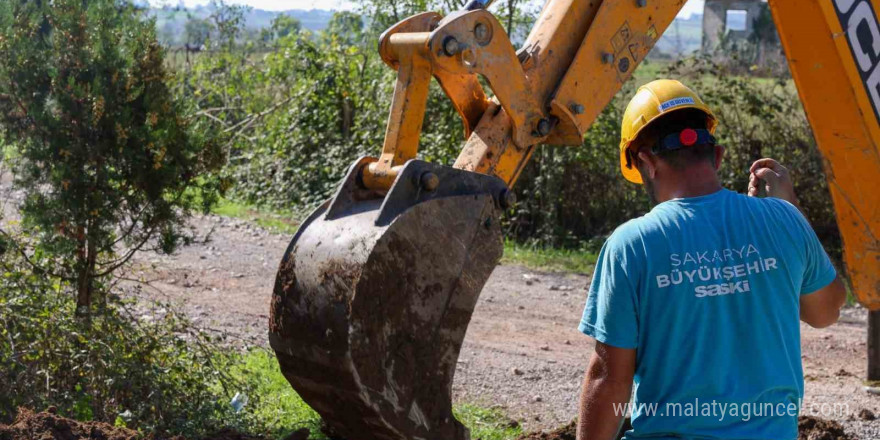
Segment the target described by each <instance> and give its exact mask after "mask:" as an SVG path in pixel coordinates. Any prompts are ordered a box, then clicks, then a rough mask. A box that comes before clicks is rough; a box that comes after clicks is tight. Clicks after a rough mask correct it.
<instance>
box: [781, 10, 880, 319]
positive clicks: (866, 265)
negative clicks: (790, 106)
mask: <svg viewBox="0 0 880 440" xmlns="http://www.w3.org/2000/svg"><path fill="white" fill-rule="evenodd" d="M847 3H850V4H851V6H850V8H855V7H857V5H858V4H862V3H868V4H870V5H872V6H873V9H874V11H877V10H878V9H877V3H878V2H877V1H872V2H868V1H865V0H863V1H856V2H852V1H848V0H771V1H770V8H771V11H772V13H773V18H774V20H775V21H776V25H777V28H778V29H779V35H780V38H781V39H782V43H783V46H784V47H785V52H786V55H787V57H788V60H789V66H790V68H791V73H792V76H793V77H794V80H795V83H796V84H797V86H798V91H799V93H800V97H801V101H802V102H803V104H804V109H805V110H806V113H807V117H808V118H809V121H810V124H811V125H812V127H813V133H814V135H815V136H816V142H817V143H818V145H819V149H820V150H821V152H822V155H823V157H824V158H825V173H826V176H827V177H828V183H829V188H830V189H831V197H832V199H833V200H834V208H835V211H836V213H837V224H838V226H839V228H840V233H841V235H842V237H843V243H844V251H845V260H846V265H847V269H848V272H849V276H850V280H851V281H852V286H853V288H854V292H855V294H856V296H857V297H858V299H859V302H861V303H862V304H863V305H865V306H866V307H868V308H870V309H872V310H878V309H880V243H878V241H877V237H878V235H880V156H878V151H877V146H878V142H880V125H878V121H877V117H876V113H875V112H874V109H873V107H872V105H871V97H870V96H869V94H868V92H867V91H866V89H865V86H864V85H863V83H862V78H861V75H860V71H859V67H858V65H857V61H856V60H855V59H854V56H853V53H852V51H851V50H850V47H849V44H848V42H847V38H846V36H847V35H846V32H847V29H844V28H843V25H842V24H841V22H840V20H839V18H838V15H837V11H836V10H835V7H836V6H835V4H838V5H844V6H845V5H846V4H847ZM862 25H863V26H866V25H867V23H865V22H863V23H862ZM874 42H875V43H878V44H880V39H877V40H875V41H874ZM874 58H875V59H878V58H880V51H878V52H877V53H876V55H875V56H874ZM872 67H877V66H872Z"/></svg>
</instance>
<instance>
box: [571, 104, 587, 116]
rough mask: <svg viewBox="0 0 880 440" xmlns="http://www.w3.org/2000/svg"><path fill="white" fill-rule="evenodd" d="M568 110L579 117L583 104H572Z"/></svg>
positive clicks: (582, 110)
mask: <svg viewBox="0 0 880 440" xmlns="http://www.w3.org/2000/svg"><path fill="white" fill-rule="evenodd" d="M569 108H570V109H571V112H572V113H574V114H576V115H579V114H581V113H583V112H584V106H583V104H572V105H571V107H569Z"/></svg>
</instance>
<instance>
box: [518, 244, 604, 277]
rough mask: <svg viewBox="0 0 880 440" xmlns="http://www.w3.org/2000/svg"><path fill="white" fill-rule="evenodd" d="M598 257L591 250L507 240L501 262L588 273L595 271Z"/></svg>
mask: <svg viewBox="0 0 880 440" xmlns="http://www.w3.org/2000/svg"><path fill="white" fill-rule="evenodd" d="M597 258H598V255H597V254H596V253H594V252H590V251H584V250H574V249H553V248H543V247H538V246H528V245H523V244H519V243H515V242H512V241H506V242H505V243H504V256H503V257H501V262H502V263H505V264H519V265H522V266H525V267H528V268H530V269H536V270H548V271H554V272H576V273H584V274H586V273H591V272H592V271H593V267H594V266H595V264H596V259H597Z"/></svg>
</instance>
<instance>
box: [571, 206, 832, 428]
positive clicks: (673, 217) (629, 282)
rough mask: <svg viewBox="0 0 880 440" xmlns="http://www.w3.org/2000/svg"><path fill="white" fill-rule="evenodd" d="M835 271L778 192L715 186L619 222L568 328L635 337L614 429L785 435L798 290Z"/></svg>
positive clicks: (796, 390)
mask: <svg viewBox="0 0 880 440" xmlns="http://www.w3.org/2000/svg"><path fill="white" fill-rule="evenodd" d="M836 275H837V274H836V272H835V270H834V267H833V266H832V265H831V261H830V260H829V259H828V255H827V254H826V253H825V251H824V250H823V249H822V245H821V244H820V243H819V240H818V238H817V237H816V234H815V232H813V229H812V228H811V227H810V225H809V223H808V222H807V220H806V219H805V218H804V217H803V216H802V215H801V213H800V212H799V211H798V210H797V208H795V207H794V206H793V205H791V204H790V203H788V202H786V201H783V200H780V199H774V198H763V199H760V198H754V197H747V196H745V195H741V194H737V193H734V192H732V191H728V190H721V191H718V192H716V193H713V194H709V195H706V196H701V197H693V198H685V199H674V200H670V201H667V202H664V203H661V204H659V205H657V206H656V207H654V209H652V210H651V212H649V213H648V214H646V215H644V216H642V217H640V218H637V219H634V220H631V221H629V222H627V223H625V224H624V225H622V226H620V227H619V228H618V229H617V230H616V231H614V233H613V234H612V235H611V237H610V238H608V241H606V242H605V245H604V246H603V248H602V251H601V253H600V254H599V261H598V262H597V263H596V269H595V273H594V274H593V281H592V284H591V286H590V291H589V295H588V298H587V304H586V307H585V309H584V314H583V318H582V320H581V324H580V330H581V331H582V332H583V333H585V334H587V335H589V336H592V337H594V338H596V340H598V341H600V342H603V343H605V344H607V345H611V346H614V347H621V348H631V349H636V370H635V376H634V378H633V399H634V400H633V403H632V412H633V419H632V426H633V429H632V430H630V431H628V432H627V433H626V439H642V438H651V439H668V438H676V439H708V438H711V439H774V440H787V439H795V438H797V405H798V404H799V403H800V399H801V398H802V397H803V390H804V386H803V381H804V379H803V370H802V366H801V349H800V326H799V314H800V307H799V296H800V295H804V294H808V293H812V292H815V291H816V290H819V289H821V288H823V287H825V286H827V285H828V284H830V283H831V282H832V281H834V278H835V277H836ZM771 407H772V408H771Z"/></svg>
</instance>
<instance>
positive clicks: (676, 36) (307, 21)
mask: <svg viewBox="0 0 880 440" xmlns="http://www.w3.org/2000/svg"><path fill="white" fill-rule="evenodd" d="M211 12H212V10H211V6H210V5H207V6H198V7H196V8H191V9H187V8H180V7H170V6H166V7H163V8H152V9H151V10H150V14H151V15H152V16H155V17H156V28H157V29H158V31H159V38H160V39H161V41H162V43H163V44H167V45H171V46H179V45H182V44H183V43H184V42H185V41H184V38H185V37H184V26H186V22H187V20H189V18H190V17H193V18H199V19H203V18H207V17H208V16H210V15H211ZM333 13H334V11H330V10H326V9H311V10H308V11H306V10H302V9H291V10H287V11H281V12H277V11H266V10H263V9H251V10H250V11H249V12H248V13H247V16H246V17H245V23H246V24H245V26H246V28H247V30H248V32H252V33H256V32H258V31H259V30H260V29H262V28H265V27H268V26H269V25H271V24H272V20H273V19H274V18H275V17H277V16H278V15H280V14H285V15H289V16H291V17H293V18H296V19H297V20H299V21H300V23H301V24H302V26H303V28H304V29H309V30H311V31H315V32H317V31H321V30H323V29H325V28H326V27H327V23H329V22H330V18H331V17H333ZM702 39H703V16H702V15H698V14H693V15H691V16H690V17H689V18H687V19H676V20H675V22H673V24H672V25H670V26H669V29H667V31H666V33H664V34H663V36H662V37H661V38H660V40H659V41H658V42H657V46H656V49H655V50H656V51H659V52H662V53H663V54H666V55H672V56H676V55H681V54H688V53H691V52H694V51H697V50H699V49H700V45H701V44H702Z"/></svg>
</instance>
